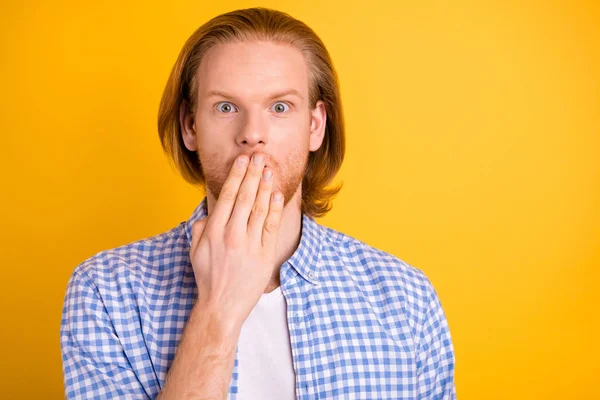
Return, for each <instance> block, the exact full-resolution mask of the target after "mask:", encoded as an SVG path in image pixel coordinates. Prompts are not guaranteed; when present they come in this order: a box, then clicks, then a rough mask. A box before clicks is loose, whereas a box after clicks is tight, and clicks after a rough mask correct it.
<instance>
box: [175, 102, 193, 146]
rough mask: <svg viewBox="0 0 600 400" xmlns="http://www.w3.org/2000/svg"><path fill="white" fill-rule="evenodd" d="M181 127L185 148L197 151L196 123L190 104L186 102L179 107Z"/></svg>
mask: <svg viewBox="0 0 600 400" xmlns="http://www.w3.org/2000/svg"><path fill="white" fill-rule="evenodd" d="M179 126H180V127H181V136H182V137H183V143H184V144H185V147H186V148H187V149H188V150H189V151H196V150H197V149H198V143H197V141H196V122H195V118H194V114H193V113H192V110H191V107H190V104H189V103H188V102H187V101H185V100H184V101H183V102H182V103H181V106H180V107H179Z"/></svg>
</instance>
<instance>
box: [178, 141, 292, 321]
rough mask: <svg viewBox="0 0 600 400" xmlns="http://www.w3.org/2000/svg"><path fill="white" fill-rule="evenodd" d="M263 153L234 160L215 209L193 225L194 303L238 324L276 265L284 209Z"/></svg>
mask: <svg viewBox="0 0 600 400" xmlns="http://www.w3.org/2000/svg"><path fill="white" fill-rule="evenodd" d="M272 186H273V178H272V171H271V170H270V169H269V168H268V167H266V168H265V161H264V155H263V154H261V153H256V154H254V156H253V157H252V160H249V159H248V157H247V156H245V155H242V156H239V157H238V158H237V160H236V161H234V163H233V166H232V168H231V171H230V173H229V176H228V177H227V180H226V181H225V183H224V185H223V188H222V190H221V193H220V195H219V199H218V200H217V203H216V205H215V207H214V210H213V211H212V212H211V214H210V215H209V216H207V217H206V218H203V219H202V220H200V221H197V222H196V223H195V224H194V225H193V231H192V245H191V249H190V258H191V260H192V266H193V268H194V274H195V276H196V284H197V285H198V301H197V304H196V306H197V307H199V308H201V309H202V310H204V312H205V313H208V314H209V315H211V316H213V317H215V318H218V319H219V320H220V321H219V324H221V323H223V324H225V326H226V329H227V330H228V329H233V330H238V329H241V326H242V324H243V323H244V321H245V320H246V318H247V317H248V315H249V314H250V312H251V311H252V308H253V307H254V306H255V305H256V303H257V302H258V300H259V299H260V296H261V295H262V293H263V292H264V290H265V288H266V287H267V284H268V283H269V280H270V278H271V275H272V273H273V269H274V267H275V265H274V263H275V259H276V258H275V249H276V246H277V237H278V232H279V226H280V219H281V212H282V209H283V196H282V195H281V193H271V191H272Z"/></svg>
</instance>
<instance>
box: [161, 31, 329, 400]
mask: <svg viewBox="0 0 600 400" xmlns="http://www.w3.org/2000/svg"><path fill="white" fill-rule="evenodd" d="M197 78H198V82H199V85H198V107H197V109H196V110H190V109H188V108H187V105H186V104H184V105H183V106H182V109H181V115H180V122H181V124H182V126H183V132H182V135H183V139H184V142H185V145H186V147H187V148H188V149H189V150H192V151H197V152H198V155H199V157H200V160H202V168H203V171H204V173H205V176H206V182H207V185H206V189H207V199H208V216H207V217H206V218H204V219H202V220H200V221H197V222H196V223H194V226H193V228H192V245H191V248H190V260H191V262H192V266H193V268H194V275H195V277H196V284H197V285H198V300H197V302H196V303H195V305H194V308H193V309H192V312H191V314H190V318H189V320H188V323H187V325H186V327H185V329H184V332H183V336H182V339H181V341H180V343H179V346H178V349H177V352H176V355H175V359H174V361H173V364H172V365H171V368H170V370H169V373H168V375H167V380H166V384H165V386H164V388H163V391H162V392H161V394H160V395H159V398H160V399H162V400H165V399H191V398H193V399H225V398H226V397H227V391H228V388H229V382H230V380H231V373H232V370H233V363H234V359H235V349H236V345H237V341H238V339H239V334H240V331H241V328H242V325H243V323H244V321H245V320H246V318H247V317H248V315H249V314H250V312H251V311H252V308H254V306H255V305H256V303H257V302H258V300H259V299H260V296H261V295H262V293H264V292H270V291H271V290H273V289H274V288H275V287H277V286H278V285H279V268H280V266H281V264H283V262H285V261H286V260H287V259H288V258H289V257H290V256H291V255H292V254H293V252H294V251H295V250H296V248H297V246H298V242H299V239H300V234H301V222H302V214H301V208H300V207H301V201H300V200H301V194H302V187H301V182H302V177H303V174H304V170H305V167H306V160H307V158H308V154H309V152H310V151H316V150H318V148H319V147H320V146H321V144H322V142H323V136H324V131H325V122H326V113H325V107H324V104H323V102H321V101H319V102H318V103H317V104H316V106H315V108H314V109H310V108H309V105H308V69H307V65H306V63H305V61H304V57H303V55H302V53H301V52H300V51H299V50H297V49H295V48H292V47H290V46H287V45H282V44H274V43H268V42H244V43H237V44H226V45H218V46H215V47H213V48H212V49H211V50H209V51H208V53H207V54H206V56H205V58H204V60H203V61H202V63H201V64H200V67H199V69H198V71H197ZM288 90H294V91H295V93H296V95H292V94H286V95H281V92H282V91H288ZM215 91H218V92H220V94H218V95H217V94H214V93H213V92H215ZM194 111H195V112H194ZM238 160H239V161H241V162H238ZM254 160H256V162H254ZM269 173H270V174H269ZM269 175H271V176H269ZM278 194H281V196H280V197H281V198H280V199H279V200H278V199H277V195H278Z"/></svg>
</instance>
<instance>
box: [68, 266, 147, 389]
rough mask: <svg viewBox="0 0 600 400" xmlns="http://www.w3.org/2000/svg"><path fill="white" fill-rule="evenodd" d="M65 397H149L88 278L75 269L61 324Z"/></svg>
mask: <svg viewBox="0 0 600 400" xmlns="http://www.w3.org/2000/svg"><path fill="white" fill-rule="evenodd" d="M60 344H61V351H62V361H63V364H62V365H63V373H64V385H65V395H66V398H67V399H117V398H127V399H144V400H146V399H149V398H150V396H149V394H148V393H147V392H146V391H145V389H144V387H143V386H142V384H141V383H140V381H139V379H138V377H137V376H136V374H135V373H134V371H133V368H132V367H131V364H130V363H129V361H128V360H127V357H126V355H125V352H124V351H123V347H122V345H121V342H120V341H119V338H118V337H117V335H116V333H115V329H114V327H113V324H112V322H111V320H110V317H109V315H108V312H107V310H106V308H105V306H104V303H103V301H102V299H101V297H100V295H99V294H98V292H97V290H96V288H95V286H94V284H93V283H92V282H91V279H89V278H88V277H87V275H86V274H85V272H82V271H80V270H79V269H76V270H75V272H74V273H73V275H72V276H71V278H70V279H69V283H68V286H67V291H66V295H65V303H64V307H63V312H62V321H61V327H60Z"/></svg>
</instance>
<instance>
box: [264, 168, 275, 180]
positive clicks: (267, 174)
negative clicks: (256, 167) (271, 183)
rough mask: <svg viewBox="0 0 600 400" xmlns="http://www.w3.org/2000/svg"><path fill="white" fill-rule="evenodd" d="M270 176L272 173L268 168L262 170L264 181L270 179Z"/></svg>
mask: <svg viewBox="0 0 600 400" xmlns="http://www.w3.org/2000/svg"><path fill="white" fill-rule="evenodd" d="M271 176H273V173H272V172H271V171H270V170H268V169H267V170H265V171H264V172H263V178H265V180H266V181H268V180H269V179H271Z"/></svg>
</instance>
